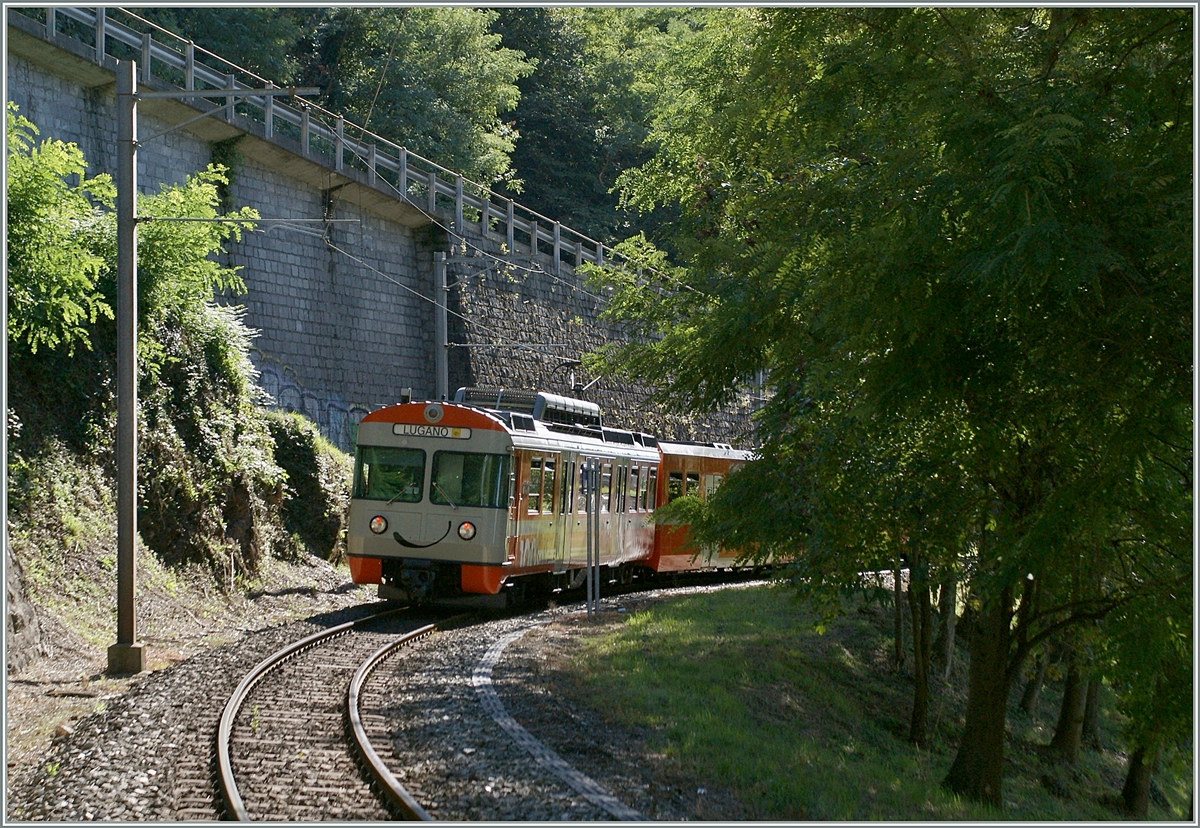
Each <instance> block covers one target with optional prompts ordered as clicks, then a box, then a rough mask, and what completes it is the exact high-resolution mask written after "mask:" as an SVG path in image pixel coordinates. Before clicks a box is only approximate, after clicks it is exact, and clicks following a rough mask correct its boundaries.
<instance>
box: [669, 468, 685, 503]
mask: <svg viewBox="0 0 1200 828" xmlns="http://www.w3.org/2000/svg"><path fill="white" fill-rule="evenodd" d="M682 494H683V472H681V471H673V472H667V503H670V502H671V501H672V500H674V499H675V498H677V497H679V496H680V495H682Z"/></svg>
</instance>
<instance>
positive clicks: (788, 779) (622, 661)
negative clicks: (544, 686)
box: [563, 587, 1190, 822]
mask: <svg viewBox="0 0 1200 828" xmlns="http://www.w3.org/2000/svg"><path fill="white" fill-rule="evenodd" d="M849 607H850V609H851V610H852V611H851V612H849V613H847V614H845V615H843V617H842V618H840V619H838V620H837V621H834V622H832V623H830V624H829V625H828V627H827V628H826V629H825V630H824V631H823V632H820V633H818V632H816V631H815V629H814V627H815V626H816V625H817V624H818V623H819V621H820V619H819V618H818V617H817V616H815V615H813V614H812V613H811V612H810V611H809V610H808V609H807V608H806V607H805V606H804V605H803V604H802V603H800V602H797V601H796V600H795V599H794V598H793V596H792V593H791V590H790V589H787V588H780V587H749V588H746V589H731V590H725V591H722V592H719V593H713V594H709V595H703V596H692V597H688V598H683V599H680V600H672V601H669V602H663V603H660V604H656V605H654V606H652V607H649V608H646V609H643V610H635V611H633V612H630V613H628V614H627V615H626V616H623V619H624V620H623V623H620V624H615V625H604V626H602V627H599V628H595V629H594V630H592V631H588V632H585V633H584V634H583V635H582V641H581V646H579V647H578V649H577V651H576V652H575V654H573V655H572V657H571V658H570V659H569V660H568V661H569V663H564V665H563V669H564V670H565V671H566V672H567V674H568V676H570V677H571V678H572V679H574V680H575V681H576V682H578V693H577V694H572V695H571V697H570V698H571V699H572V701H574V700H580V701H581V702H582V703H584V704H587V705H589V706H595V707H596V709H597V711H598V712H599V713H600V714H602V715H605V716H609V717H612V716H615V717H616V718H617V720H618V721H620V722H621V723H623V724H625V725H627V726H630V727H631V729H633V730H634V731H635V732H637V733H639V734H644V735H645V737H646V739H647V740H648V747H649V749H650V750H651V751H654V752H655V753H662V754H665V755H666V756H667V757H669V758H670V759H671V760H672V761H674V762H677V763H678V764H679V766H680V769H681V771H682V772H683V773H684V774H685V775H686V777H687V778H688V779H690V780H693V786H700V785H703V786H704V787H705V788H707V791H708V794H707V796H710V797H716V796H724V797H725V798H723V800H722V801H725V802H728V801H729V798H735V799H736V800H737V801H739V802H740V803H741V804H742V806H743V807H744V809H745V812H744V814H743V815H742V816H741V817H740V818H742V819H758V820H809V821H817V820H856V821H864V820H876V819H883V820H909V821H923V822H927V821H937V820H952V819H957V820H962V819H966V820H974V821H979V820H982V821H994V820H996V819H1017V820H1034V821H1047V820H1088V821H1090V820H1112V819H1117V818H1119V816H1120V814H1119V812H1117V811H1114V810H1110V809H1109V808H1108V807H1107V806H1106V805H1104V804H1103V800H1104V799H1105V797H1106V796H1108V797H1111V795H1112V794H1113V793H1114V792H1115V791H1117V790H1119V786H1120V783H1121V774H1122V767H1121V764H1122V757H1121V755H1120V753H1119V752H1118V751H1116V750H1111V751H1107V752H1104V753H1100V752H1092V751H1088V752H1087V755H1086V756H1084V757H1082V759H1081V761H1080V764H1079V766H1078V768H1077V769H1076V771H1075V772H1074V773H1072V774H1070V775H1066V776H1064V779H1063V782H1062V788H1063V790H1064V791H1065V796H1055V795H1053V794H1051V792H1050V791H1049V790H1047V788H1046V787H1045V786H1044V785H1043V779H1044V778H1045V777H1046V775H1047V772H1048V770H1049V769H1048V768H1047V767H1046V766H1045V765H1043V764H1042V763H1041V760H1040V758H1039V756H1038V752H1037V749H1036V747H1035V746H1034V742H1036V741H1040V740H1041V735H1040V728H1044V727H1052V726H1053V723H1054V718H1053V716H1054V714H1055V713H1056V712H1057V709H1056V707H1057V706H1056V704H1054V702H1055V701H1056V699H1055V698H1052V697H1050V693H1051V692H1053V691H1048V692H1047V698H1046V699H1045V701H1046V704H1045V705H1044V706H1043V707H1044V709H1043V710H1041V711H1039V716H1038V717H1037V718H1035V719H1031V720H1023V721H1028V722H1029V723H1030V732H1029V733H1028V734H1025V733H1021V734H1018V733H1016V732H1014V733H1013V736H1012V742H1013V743H1014V744H1013V750H1012V752H1011V753H1012V755H1011V756H1010V758H1009V766H1010V769H1011V771H1012V777H1013V778H1012V780H1011V783H1010V784H1009V786H1008V788H1007V790H1006V792H1005V803H1004V805H1005V807H1004V810H1003V811H1001V810H999V809H995V808H990V807H987V806H984V805H980V804H977V803H972V802H970V801H968V800H965V799H963V798H960V797H957V796H954V795H952V794H950V793H948V792H947V791H945V790H943V789H942V788H941V787H940V786H939V785H938V779H939V778H940V777H941V776H942V774H943V773H944V772H945V768H946V767H947V766H948V765H949V763H950V761H951V758H952V752H953V745H954V739H955V731H956V730H957V725H958V720H959V717H960V716H961V714H962V706H963V701H964V695H965V694H964V692H963V687H962V686H958V687H951V688H947V692H945V693H944V696H943V698H942V699H941V701H940V703H939V704H938V706H937V709H936V710H935V711H934V713H933V716H932V717H931V728H930V729H931V739H930V745H929V749H927V750H922V749H919V748H916V747H914V746H912V745H910V744H908V743H907V742H906V741H905V739H904V734H905V731H906V728H907V724H906V722H905V711H906V708H907V704H908V702H907V699H906V696H907V694H908V692H909V689H908V684H909V679H908V678H907V677H906V676H904V675H903V674H897V673H896V671H895V670H894V669H892V668H891V666H890V665H889V664H888V661H887V658H886V656H885V655H884V654H885V653H886V652H887V651H888V649H889V641H888V637H889V635H890V629H889V624H890V617H889V613H886V612H883V611H881V610H879V609H877V608H873V607H871V606H870V605H869V604H864V603H862V602H854V603H852V604H850V605H849ZM962 655H963V656H964V657H965V653H964V654H962ZM958 681H959V682H960V683H964V678H963V677H960V678H959V679H958ZM601 699H602V700H603V703H602V704H601V703H600V702H595V700H601ZM592 702H595V704H594V705H593V704H592ZM1104 736H1105V739H1106V741H1107V740H1115V739H1118V738H1119V734H1118V732H1117V728H1116V727H1115V723H1111V724H1110V723H1106V724H1105V732H1104ZM1164 776H1166V775H1165V774H1164ZM1189 778H1190V771H1185V770H1182V769H1181V770H1180V771H1178V772H1173V773H1171V774H1170V776H1169V777H1168V778H1164V780H1163V782H1164V785H1165V784H1170V783H1174V782H1183V781H1185V780H1187V779H1189ZM693 790H694V787H693ZM1182 805H1183V807H1184V808H1186V796H1185V797H1184V798H1183V802H1182ZM701 807H702V806H701ZM696 816H697V817H699V818H705V816H706V815H705V814H704V813H703V811H700V812H698V813H697V814H696ZM1154 816H1155V817H1157V818H1168V819H1170V818H1180V817H1182V816H1183V813H1182V811H1180V810H1179V803H1174V807H1173V808H1171V809H1170V810H1168V809H1165V808H1164V809H1163V810H1162V811H1158V812H1156V813H1155V814H1154ZM709 818H711V817H709ZM727 820H728V817H727V816H726V817H725V819H723V820H721V821H727Z"/></svg>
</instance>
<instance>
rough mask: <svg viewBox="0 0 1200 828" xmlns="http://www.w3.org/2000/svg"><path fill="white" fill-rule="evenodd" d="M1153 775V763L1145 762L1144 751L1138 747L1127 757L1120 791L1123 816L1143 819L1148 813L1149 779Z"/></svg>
mask: <svg viewBox="0 0 1200 828" xmlns="http://www.w3.org/2000/svg"><path fill="white" fill-rule="evenodd" d="M1153 775H1154V762H1153V761H1149V762H1147V761H1146V749H1145V748H1144V747H1139V748H1138V749H1137V750H1135V751H1134V752H1133V755H1132V756H1130V757H1129V770H1128V771H1127V772H1126V774H1125V787H1124V788H1122V789H1121V801H1122V803H1123V804H1124V806H1125V816H1127V817H1130V818H1131V819H1145V818H1146V817H1147V816H1148V815H1149V813H1150V779H1151V777H1152V776H1153Z"/></svg>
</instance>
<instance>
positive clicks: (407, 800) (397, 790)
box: [346, 624, 437, 822]
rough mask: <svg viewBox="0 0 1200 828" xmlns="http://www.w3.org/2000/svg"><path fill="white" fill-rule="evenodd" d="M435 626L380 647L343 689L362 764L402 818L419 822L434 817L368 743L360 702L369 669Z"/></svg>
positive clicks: (421, 636) (430, 819)
mask: <svg viewBox="0 0 1200 828" xmlns="http://www.w3.org/2000/svg"><path fill="white" fill-rule="evenodd" d="M435 629H437V626H436V625H435V624H429V625H427V626H424V627H421V629H419V630H414V631H413V632H410V633H408V634H406V635H403V636H401V637H400V638H398V639H397V640H395V641H393V642H391V643H389V644H385V645H384V646H383V647H380V648H379V649H378V650H376V651H375V652H374V653H373V654H372V655H371V657H370V658H368V659H367V660H366V661H364V662H363V663H362V666H360V667H359V668H358V670H357V671H356V672H355V673H354V678H353V679H352V680H351V681H350V688H349V689H348V690H347V691H346V714H347V716H348V717H349V719H350V733H351V735H352V736H353V741H354V746H355V748H356V749H357V750H358V754H359V756H360V757H361V758H362V761H363V765H364V766H365V767H366V769H367V771H368V772H369V773H370V774H371V776H372V778H374V780H375V781H376V782H378V783H379V787H380V789H381V790H382V791H383V794H384V796H385V797H386V798H387V800H388V802H389V804H391V805H392V806H393V807H394V808H395V809H396V810H397V811H399V812H400V813H401V814H403V816H404V818H405V819H408V820H417V821H422V822H431V821H433V817H431V816H430V815H429V814H428V812H426V810H425V809H424V808H422V807H421V806H420V805H419V804H418V803H417V800H415V799H413V797H412V794H410V793H409V792H408V791H407V790H405V789H404V786H403V785H401V784H400V781H399V780H398V779H396V777H395V776H393V775H392V772H391V771H390V770H388V768H387V765H385V764H384V762H383V760H382V759H381V758H380V757H379V754H378V753H376V752H375V748H374V747H372V746H371V740H370V739H369V738H368V737H367V730H366V728H365V727H364V726H363V722H362V712H361V711H360V710H359V702H360V700H361V696H362V687H363V685H364V684H365V683H366V681H367V679H368V678H369V677H370V675H371V673H373V672H374V671H375V668H376V667H378V666H379V665H380V664H382V663H383V661H384V659H386V658H387V657H388V656H389V655H391V654H392V653H393V652H394V651H396V650H398V649H399V648H400V647H403V646H404V645H406V644H409V643H411V642H413V641H416V640H417V639H419V638H424V637H425V636H427V635H429V634H430V633H432V632H433V631H434V630H435Z"/></svg>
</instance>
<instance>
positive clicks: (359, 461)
mask: <svg viewBox="0 0 1200 828" xmlns="http://www.w3.org/2000/svg"><path fill="white" fill-rule="evenodd" d="M356 455H357V456H356V457H355V466H356V467H357V468H356V469H355V473H354V496H355V497H361V498H367V499H368V500H386V501H388V502H395V501H399V502H401V503H420V502H421V494H422V489H423V488H424V485H425V452H424V451H422V450H421V449H410V448H390V447H385V446H360V447H359V449H358V451H357V452H356Z"/></svg>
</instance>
